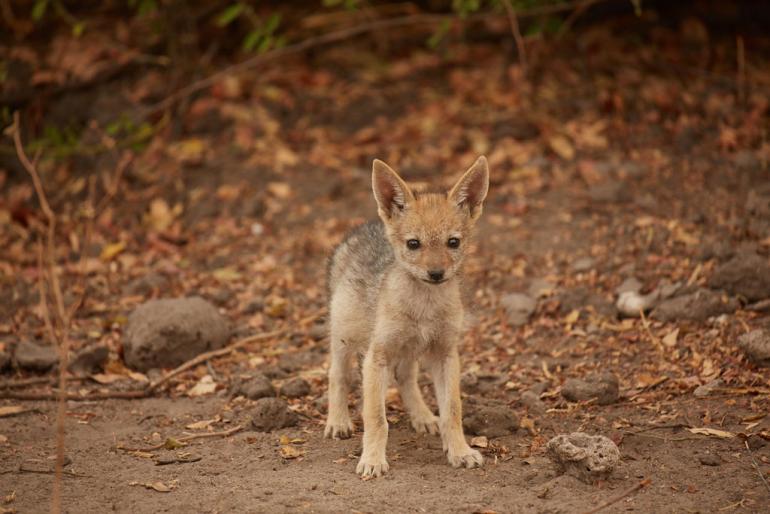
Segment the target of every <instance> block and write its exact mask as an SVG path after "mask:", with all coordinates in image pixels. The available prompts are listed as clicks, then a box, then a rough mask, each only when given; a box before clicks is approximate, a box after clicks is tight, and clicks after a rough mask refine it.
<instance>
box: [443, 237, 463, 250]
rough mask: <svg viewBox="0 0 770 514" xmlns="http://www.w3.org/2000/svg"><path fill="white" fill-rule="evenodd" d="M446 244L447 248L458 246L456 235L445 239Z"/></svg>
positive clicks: (458, 241)
mask: <svg viewBox="0 0 770 514" xmlns="http://www.w3.org/2000/svg"><path fill="white" fill-rule="evenodd" d="M446 245H447V246H448V247H449V248H460V240H459V239H457V238H456V237H450V238H449V240H447V242H446Z"/></svg>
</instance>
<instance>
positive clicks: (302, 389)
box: [281, 377, 310, 398]
mask: <svg viewBox="0 0 770 514" xmlns="http://www.w3.org/2000/svg"><path fill="white" fill-rule="evenodd" d="M308 394H310V384H308V383H307V380H305V379H304V378H302V377H294V378H292V379H289V380H287V381H286V382H284V384H283V385H282V386H281V396H285V397H286V398H300V397H301V396H307V395H308Z"/></svg>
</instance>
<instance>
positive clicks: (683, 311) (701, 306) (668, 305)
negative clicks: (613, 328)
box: [650, 289, 739, 321]
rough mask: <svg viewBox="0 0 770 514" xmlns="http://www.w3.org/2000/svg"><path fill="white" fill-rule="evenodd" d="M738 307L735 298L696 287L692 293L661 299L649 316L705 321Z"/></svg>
mask: <svg viewBox="0 0 770 514" xmlns="http://www.w3.org/2000/svg"><path fill="white" fill-rule="evenodd" d="M738 307H739V304H738V301H737V300H736V299H735V298H723V295H721V294H720V293H717V292H714V291H711V290H709V289H698V290H696V291H695V292H693V293H689V294H683V295H680V296H675V297H673V298H669V299H667V300H663V301H662V302H660V303H659V304H658V305H657V307H655V309H653V311H652V313H651V314H650V316H651V317H652V318H655V319H659V320H661V321H675V320H682V319H689V320H693V321H706V319H708V318H710V317H712V316H719V315H720V314H729V313H731V312H735V310H736V309H737V308H738Z"/></svg>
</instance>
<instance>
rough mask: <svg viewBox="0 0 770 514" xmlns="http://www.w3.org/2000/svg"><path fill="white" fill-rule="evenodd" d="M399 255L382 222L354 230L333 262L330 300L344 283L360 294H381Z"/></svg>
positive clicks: (371, 222)
mask: <svg viewBox="0 0 770 514" xmlns="http://www.w3.org/2000/svg"><path fill="white" fill-rule="evenodd" d="M394 260H395V256H394V254H393V248H391V246H390V242H389V241H388V238H387V236H386V234H385V226H384V225H383V223H382V220H372V221H369V222H367V223H364V224H363V225H361V226H359V227H356V228H355V229H353V230H351V231H350V232H349V233H348V235H347V237H346V238H345V239H344V240H343V241H342V243H340V244H339V245H338V246H337V248H336V249H335V250H334V253H333V254H332V257H331V259H330V261H329V268H328V274H327V284H328V289H329V297H330V298H331V296H332V294H334V291H335V290H336V289H337V287H339V285H340V284H341V283H343V282H346V283H347V284H349V285H350V286H352V287H353V288H355V289H356V290H357V291H359V292H360V294H363V295H367V294H372V293H373V294H377V291H378V289H379V288H378V286H379V284H380V281H381V279H382V277H383V275H384V274H385V271H386V270H387V269H388V267H389V266H391V265H392V264H393V261H394Z"/></svg>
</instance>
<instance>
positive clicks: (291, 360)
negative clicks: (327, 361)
mask: <svg viewBox="0 0 770 514" xmlns="http://www.w3.org/2000/svg"><path fill="white" fill-rule="evenodd" d="M323 360H324V356H323V354H321V353H320V352H308V351H303V352H290V353H284V354H282V355H281V356H280V357H279V358H278V367H279V368H281V369H282V370H284V371H286V372H287V373H294V372H296V371H299V370H301V369H306V368H311V367H313V366H317V365H319V364H321V362H323Z"/></svg>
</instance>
